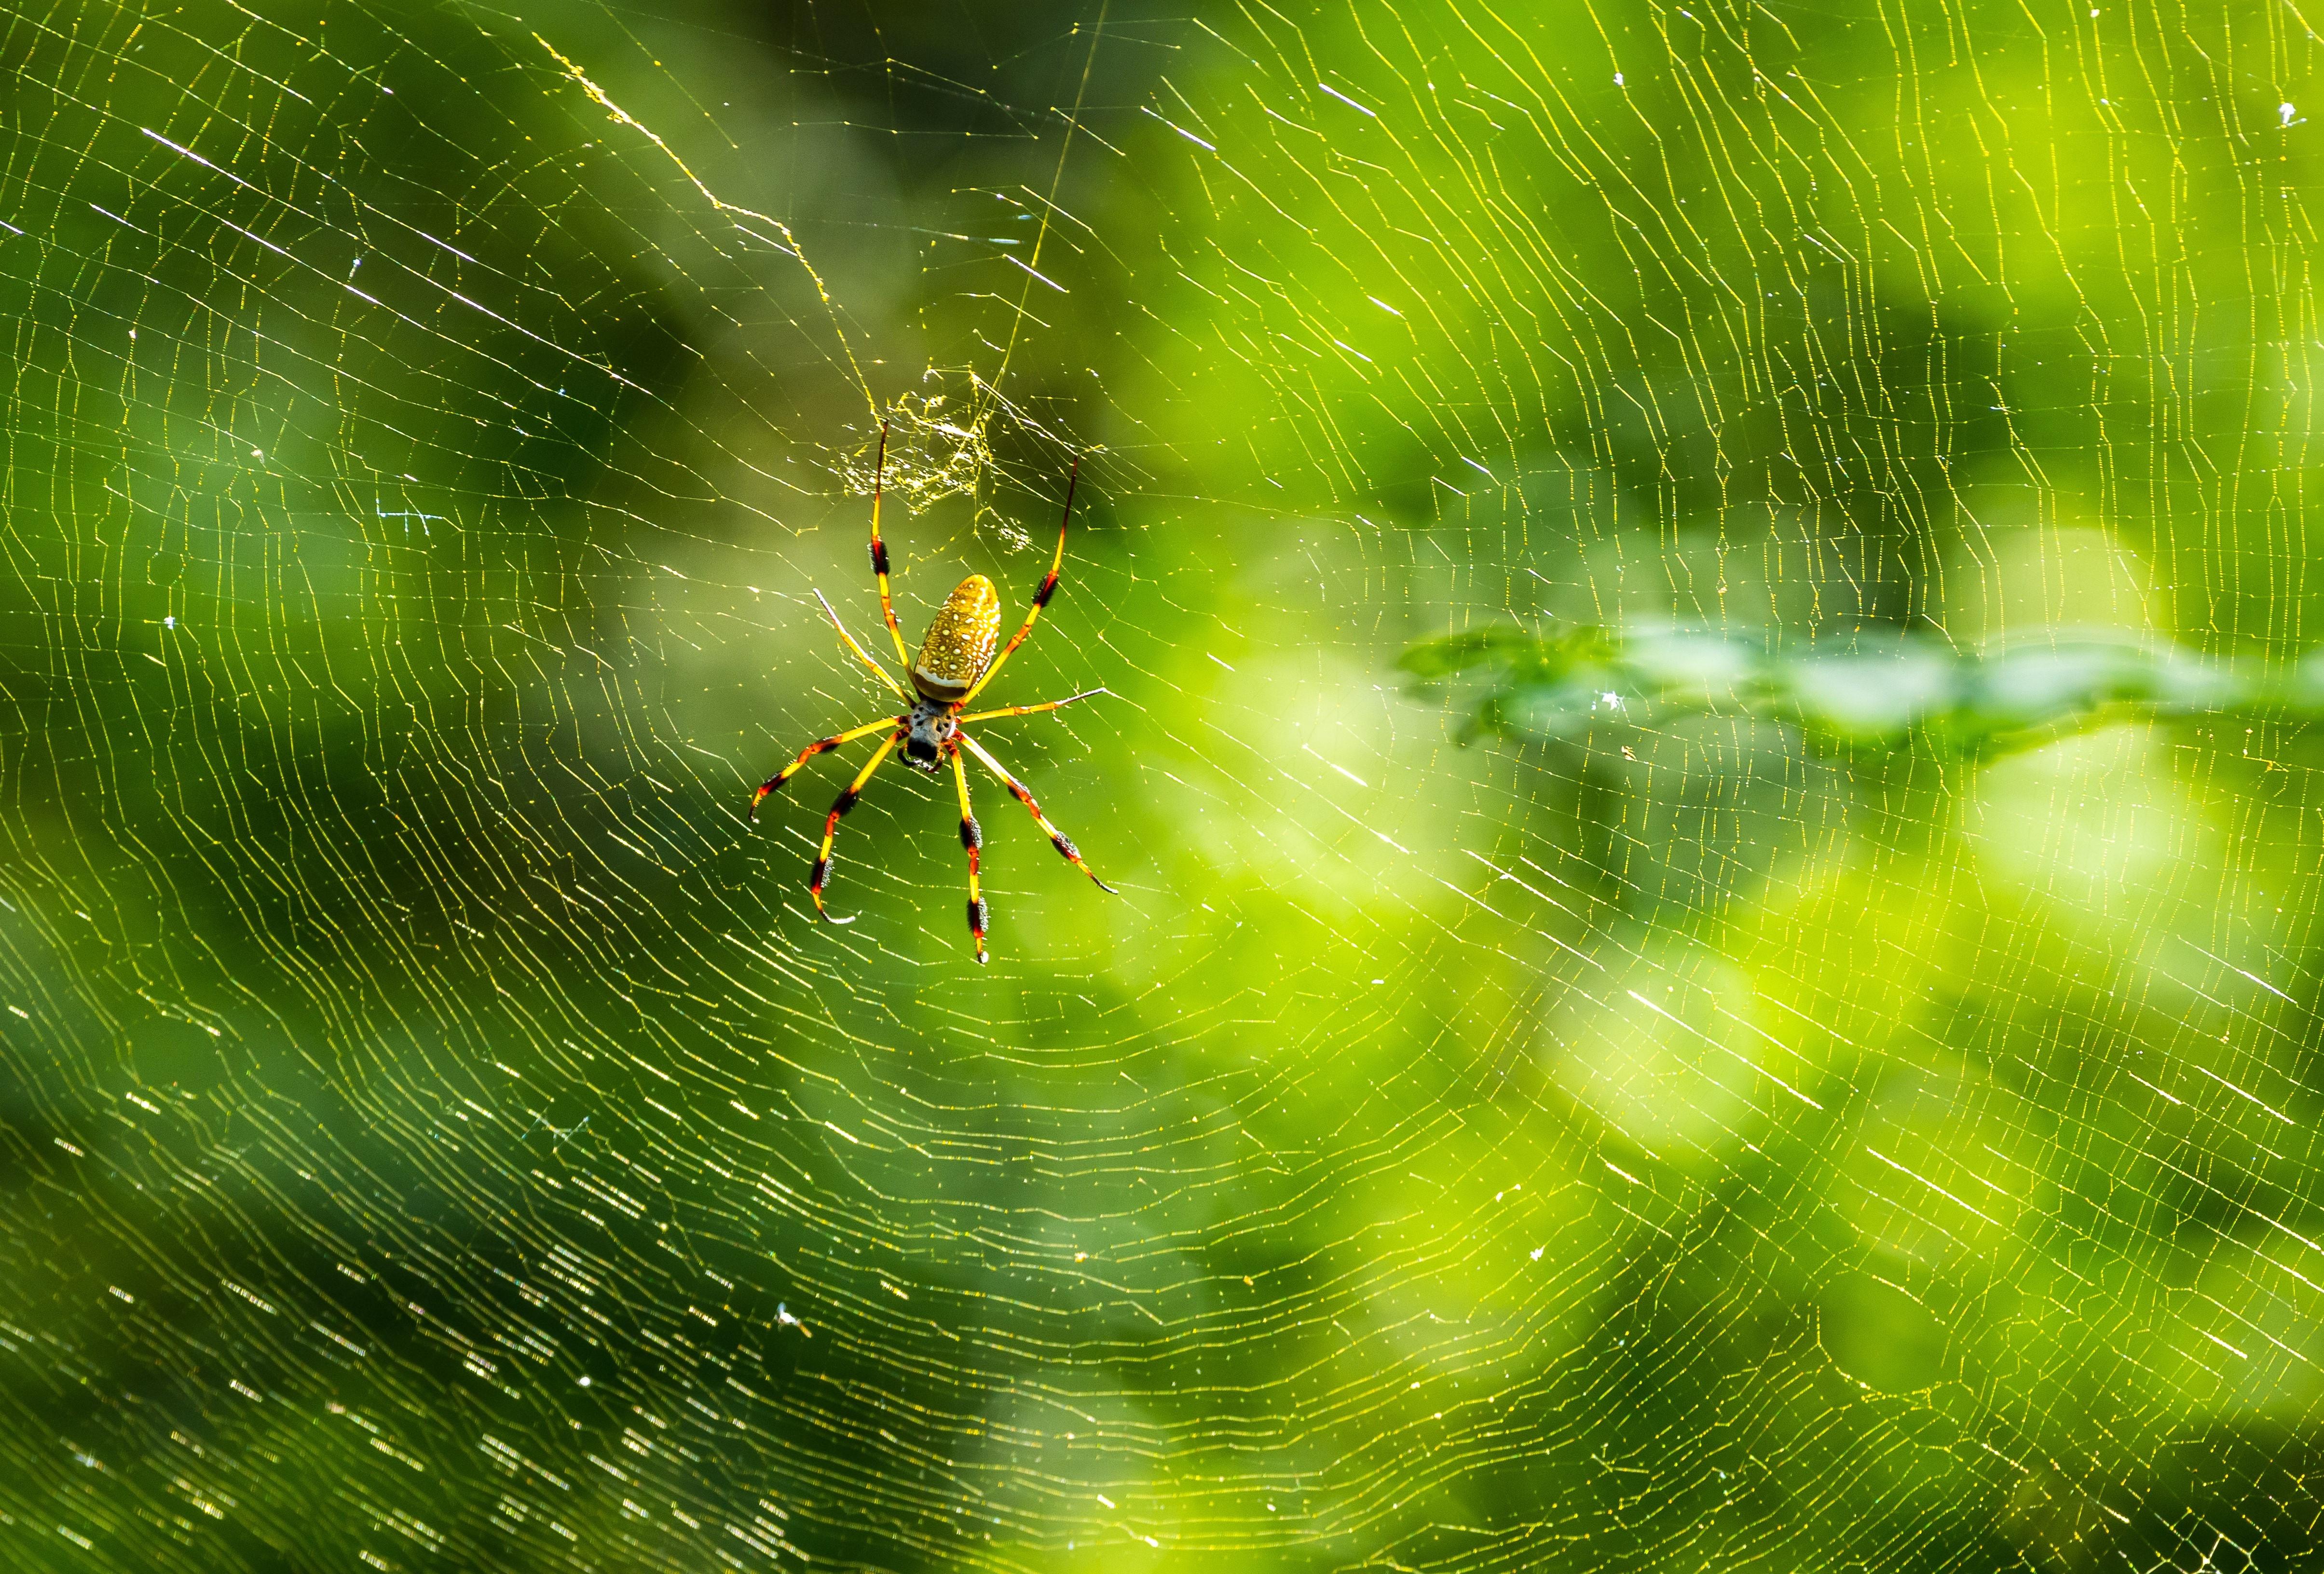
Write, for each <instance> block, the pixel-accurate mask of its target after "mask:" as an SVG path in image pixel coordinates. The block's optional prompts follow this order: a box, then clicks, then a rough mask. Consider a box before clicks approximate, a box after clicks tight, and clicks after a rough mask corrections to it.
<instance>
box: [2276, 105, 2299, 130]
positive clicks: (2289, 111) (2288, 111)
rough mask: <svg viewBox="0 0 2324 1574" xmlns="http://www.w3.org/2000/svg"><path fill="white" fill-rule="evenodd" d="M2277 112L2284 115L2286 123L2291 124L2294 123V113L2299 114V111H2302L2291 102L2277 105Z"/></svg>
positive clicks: (2284, 122)
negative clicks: (2290, 103)
mask: <svg viewBox="0 0 2324 1574" xmlns="http://www.w3.org/2000/svg"><path fill="white" fill-rule="evenodd" d="M2275 112H2276V113H2277V114H2278V115H2282V116H2283V124H2286V125H2290V124H2292V116H2293V115H2297V114H2299V113H2300V111H2298V110H2297V109H2294V108H2293V107H2292V106H2291V105H2289V104H2279V105H2277V106H2275Z"/></svg>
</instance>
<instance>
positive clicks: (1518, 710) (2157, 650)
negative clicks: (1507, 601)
mask: <svg viewBox="0 0 2324 1574" xmlns="http://www.w3.org/2000/svg"><path fill="white" fill-rule="evenodd" d="M1397 667H1400V668H1401V669H1402V670H1404V671H1405V672H1406V673H1408V674H1410V675H1411V676H1412V677H1413V679H1414V682H1413V684H1412V689H1413V691H1414V692H1415V693H1416V694H1444V695H1448V696H1449V697H1452V698H1453V699H1454V703H1455V704H1458V705H1459V707H1460V708H1461V709H1462V711H1463V712H1464V713H1465V720H1464V721H1463V723H1462V726H1461V728H1460V737H1461V741H1462V742H1464V743H1465V742H1473V741H1477V740H1478V739H1480V738H1485V737H1494V738H1507V739H1512V740H1524V739H1534V740H1545V739H1562V738H1567V737H1571V736H1572V735H1574V734H1575V733H1576V732H1580V731H1582V729H1584V728H1585V727H1587V726H1589V725H1591V724H1592V723H1595V722H1600V721H1624V722H1628V723H1634V724H1641V725H1644V724H1650V723H1655V722H1657V721H1659V720H1662V719H1665V718H1667V717H1671V716H1676V715H1683V714H1690V713H1692V714H1704V715H1719V714H1736V715H1751V716H1759V717H1765V718H1767V719H1771V720H1776V721H1784V722H1789V723H1793V724H1794V725H1796V726H1798V727H1800V728H1801V729H1802V730H1803V731H1804V732H1807V733H1808V734H1809V736H1810V737H1812V738H1813V739H1815V740H1816V741H1820V742H1821V743H1823V744H1824V745H1826V746H1828V747H1831V748H1833V749H1837V750H1843V751H1846V750H1864V749H1872V750H1897V749H1904V748H1908V747H1911V746H1913V745H1914V744H1915V743H1918V744H1919V745H1921V746H1923V747H1926V748H1930V749H1932V750H1936V751H1937V752H1940V753H1942V754H1946V755H1950V756H1956V757H1976V758H1982V757H1987V756H1990V755H1994V754H1997V753H2004V752H2007V751H2009V750H2015V749H2021V748H2027V747H2031V746H2033V745H2034V744H2036V743H2039V742H2041V741H2044V740H2047V739H2050V738H2053V737H2055V736H2057V735H2058V734H2060V733H2061V732H2075V731H2079V730H2081V729H2083V728H2087V727H2089V726H2093V725H2096V724H2097V723H2098V722H2099V721H2100V720H2101V719H2103V718H2106V717H2108V716H2111V715H2114V714H2116V713H2121V712H2123V711H2126V710H2128V711H2135V712H2141V713H2145V714H2149V715H2153V716H2159V717H2180V718H2191V717H2199V716H2212V715H2225V714H2230V713H2243V712H2264V713H2270V714H2279V715H2282V714H2293V715H2310V714H2324V652H2319V653H2317V654H2316V655H2311V656H2310V657H2308V658H2305V659H2303V660H2302V661H2301V663H2300V664H2299V665H2298V666H2297V667H2294V668H2293V669H2292V671H2291V672H2290V673H2288V674H2285V675H2282V676H2276V675H2272V674H2270V673H2268V672H2266V671H2264V670H2259V669H2256V668H2252V669H2246V668H2244V667H2232V666H2227V665H2223V664H2221V663H2218V662H2216V661H2209V660H2206V659H2204V658H2200V657H2199V656H2197V655H2195V654H2194V653H2192V652H2190V651H2188V650H2185V649H2181V648H2180V647H2178V646H2176V645H2172V644H2171V643H2169V642H2167V641H2161V640H2151V641H2134V640H2122V639H2109V638H2105V637H2102V636H2096V635H2077V636H2070V637H2065V638H2061V639H2056V640H2051V641H2049V642H2046V643H2043V644H2041V645H2025V646H2021V647H2016V648H2014V649H2013V648H2005V649H1999V650H1997V651H1994V652H1992V653H1990V654H1987V655H1964V654H1961V653H1960V652H1957V651H1955V650H1953V649H1951V648H1950V646H1947V645H1945V644H1943V643H1941V642H1940V641H1938V640H1933V639H1928V638H1916V637H1914V636H1909V635H1899V636H1896V637H1895V638H1893V639H1888V640H1879V641H1877V642H1875V641H1870V640H1866V639H1865V638H1864V637H1862V636H1860V635H1859V636H1852V637H1850V639H1849V640H1848V642H1847V643H1846V644H1845V646H1843V647H1839V648H1834V649H1812V648H1811V649H1804V650H1803V649H1775V648H1773V647H1772V645H1771V644H1770V642H1769V641H1768V640H1765V639H1755V638H1751V637H1748V636H1742V635H1732V634H1721V633H1717V632H1713V631H1703V630H1687V629H1653V630H1639V631H1631V632H1628V633H1627V634H1618V633H1616V632H1614V631H1609V630H1607V629H1604V628H1601V627H1600V626H1598V625H1596V624H1591V623H1578V624H1571V625H1567V626H1565V627H1563V628H1560V629H1555V630H1553V631H1545V632H1542V633H1537V634H1536V633H1530V632H1527V631H1525V630H1522V629H1517V628H1513V627H1508V626H1500V627H1496V628H1490V629H1471V630H1466V631H1462V632H1461V633H1458V634H1448V635H1444V636H1442V637H1440V638H1437V639H1434V640H1420V641H1418V642H1416V644H1414V645H1413V646H1411V647H1410V648H1409V649H1406V651H1405V652H1404V654H1403V655H1402V656H1401V657H1400V658H1398V659H1397Z"/></svg>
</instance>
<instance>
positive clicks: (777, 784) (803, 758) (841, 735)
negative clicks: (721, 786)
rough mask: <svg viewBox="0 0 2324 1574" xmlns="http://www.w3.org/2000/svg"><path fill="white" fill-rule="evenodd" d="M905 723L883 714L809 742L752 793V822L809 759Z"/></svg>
mask: <svg viewBox="0 0 2324 1574" xmlns="http://www.w3.org/2000/svg"><path fill="white" fill-rule="evenodd" d="M903 724H904V718H903V717H901V716H882V717H881V718H880V719H879V720H878V721H876V722H866V723H863V724H862V726H861V727H853V728H850V729H849V730H848V731H847V732H835V733H833V734H832V735H831V736H830V737H828V738H818V739H816V741H814V742H812V743H810V744H808V745H807V747H806V748H804V749H802V750H799V751H798V759H794V760H792V761H791V762H790V763H789V764H788V765H786V766H784V767H783V768H782V769H780V770H779V771H777V772H775V774H774V775H772V776H770V777H769V778H767V779H766V781H765V783H764V784H763V785H761V787H760V788H759V790H758V791H757V792H754V793H752V795H751V823H752V824H758V820H759V805H760V804H761V802H762V801H764V799H765V798H766V796H767V795H768V794H769V793H771V792H776V791H779V790H780V788H781V787H782V785H783V783H785V782H787V781H788V780H790V778H793V777H795V776H797V775H798V772H799V768H800V767H801V766H803V765H805V764H806V763H807V761H808V760H810V759H814V758H815V757H816V755H818V754H822V753H825V752H827V751H829V750H834V749H836V748H838V747H839V746H840V745H841V744H842V743H853V742H854V741H855V740H857V739H858V738H862V737H864V736H866V735H868V734H870V733H872V732H878V731H879V730H880V729H881V728H882V727H900V726H902V725H903Z"/></svg>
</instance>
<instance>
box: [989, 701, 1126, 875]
mask: <svg viewBox="0 0 2324 1574" xmlns="http://www.w3.org/2000/svg"><path fill="white" fill-rule="evenodd" d="M953 736H954V737H955V738H957V739H959V740H960V743H961V747H962V748H964V749H965V750H968V751H969V752H970V753H971V754H973V755H975V756H976V758H977V759H978V761H979V762H980V763H982V765H983V767H984V769H987V770H989V771H991V773H992V774H993V775H995V776H997V777H999V778H1001V785H1002V786H1004V787H1007V788H1008V789H1009V790H1010V793H1012V794H1013V795H1015V796H1016V799H1017V801H1018V802H1019V803H1020V804H1022V805H1025V809H1026V812H1027V813H1028V814H1030V815H1032V816H1033V824H1036V825H1038V826H1039V827H1040V828H1041V831H1042V833H1043V834H1045V835H1046V836H1047V837H1048V839H1049V845H1050V846H1052V847H1054V848H1056V850H1057V854H1058V856H1059V857H1061V858H1063V859H1065V861H1066V862H1068V863H1070V864H1072V865H1073V866H1074V868H1075V869H1077V870H1081V871H1082V872H1083V873H1084V874H1085V875H1087V876H1089V877H1090V879H1091V880H1092V881H1093V882H1094V883H1095V884H1096V886H1097V888H1098V889H1100V890H1102V891H1113V888H1112V887H1111V886H1110V885H1108V884H1106V883H1105V882H1104V881H1103V880H1102V879H1098V878H1097V871H1096V870H1093V869H1092V868H1090V866H1089V865H1088V864H1087V863H1084V861H1082V850H1081V849H1080V848H1078V847H1076V846H1074V839H1073V838H1072V837H1070V836H1068V835H1066V834H1065V833H1064V832H1063V831H1060V830H1058V829H1057V828H1056V826H1055V825H1052V824H1049V817H1048V816H1047V815H1044V814H1043V813H1041V805H1038V804H1037V803H1035V802H1034V801H1033V795H1032V794H1031V793H1029V792H1028V791H1026V790H1025V784H1024V783H1023V782H1021V781H1019V780H1018V779H1017V778H1015V777H1013V776H1011V775H1010V774H1009V770H1008V768H1007V767H1006V766H1003V765H1002V764H1001V762H1000V761H999V760H997V759H993V758H992V756H991V755H990V754H988V753H986V752H985V750H984V746H983V745H982V744H981V743H979V742H978V741H976V740H975V739H973V738H972V737H970V736H969V735H968V734H967V733H965V732H954V734H953ZM1113 894H1114V895H1116V896H1120V894H1121V893H1120V892H1119V891H1113Z"/></svg>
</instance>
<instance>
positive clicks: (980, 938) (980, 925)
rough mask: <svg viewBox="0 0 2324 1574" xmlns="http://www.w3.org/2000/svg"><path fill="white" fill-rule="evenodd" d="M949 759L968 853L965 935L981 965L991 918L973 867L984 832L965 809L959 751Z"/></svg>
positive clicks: (965, 782) (964, 779)
mask: <svg viewBox="0 0 2324 1574" xmlns="http://www.w3.org/2000/svg"><path fill="white" fill-rule="evenodd" d="M949 752H950V753H951V755H952V779H953V781H954V785H956V786H957V787H959V788H960V844H961V846H962V847H963V848H964V849H965V850H966V851H967V852H968V933H969V937H970V938H971V939H972V940H973V941H974V942H975V943H976V961H977V964H978V965H979V966H980V967H981V966H982V965H983V962H984V929H985V925H986V923H987V922H988V921H989V920H990V919H991V909H990V908H988V907H986V906H985V905H984V897H983V896H982V894H981V893H980V891H979V890H978V887H977V863H978V861H979V860H980V858H981V857H982V854H983V852H984V828H983V827H982V825H979V824H977V823H976V815H974V813H973V812H972V811H971V810H970V808H969V806H968V767H966V766H964V765H963V764H962V763H961V762H960V750H957V749H954V750H950V751H949Z"/></svg>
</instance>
